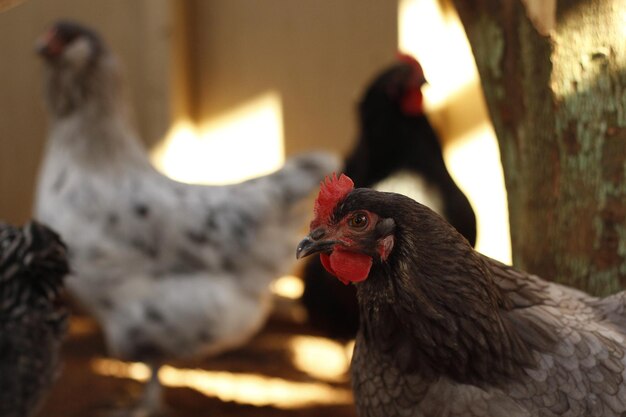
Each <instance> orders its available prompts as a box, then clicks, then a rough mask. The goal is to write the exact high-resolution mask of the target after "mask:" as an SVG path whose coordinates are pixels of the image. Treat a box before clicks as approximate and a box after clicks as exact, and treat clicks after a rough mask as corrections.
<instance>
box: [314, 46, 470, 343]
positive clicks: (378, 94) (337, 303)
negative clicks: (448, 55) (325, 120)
mask: <svg viewBox="0 0 626 417" xmlns="http://www.w3.org/2000/svg"><path fill="white" fill-rule="evenodd" d="M425 83H426V79H425V77H424V72H423V70H422V67H421V66H420V64H419V63H418V62H417V60H416V59H415V58H413V57H412V56H409V55H402V54H401V55H399V56H398V59H397V61H396V62H395V63H394V64H393V65H391V66H390V67H388V68H385V69H384V70H383V71H382V72H381V73H380V74H377V75H376V77H375V79H374V80H373V81H372V82H371V83H370V84H369V85H368V87H367V89H366V90H365V92H364V93H363V97H362V98H361V101H360V103H359V108H358V117H359V137H358V140H357V143H356V145H355V147H354V149H353V150H352V152H351V154H350V155H349V156H348V157H347V159H346V163H345V170H344V172H345V174H346V175H348V176H349V177H350V178H351V179H352V180H353V181H354V183H355V185H356V186H357V187H367V188H374V189H377V190H379V191H393V192H398V193H400V194H404V195H406V196H408V197H411V198H413V199H414V200H416V201H418V202H420V203H422V204H424V205H426V206H428V207H430V208H431V209H432V210H434V211H436V212H437V213H439V214H441V215H442V216H443V217H444V218H445V219H446V220H447V221H448V222H450V224H451V225H452V226H454V227H455V228H456V229H457V230H458V231H459V232H460V233H461V234H462V235H463V236H464V237H465V238H466V239H467V240H468V241H469V242H470V243H471V244H472V246H474V244H475V243H476V217H475V215H474V211H473V210H472V206H471V205H470V203H469V201H468V199H467V197H465V195H464V194H463V192H462V191H461V190H460V189H459V187H458V186H457V185H456V183H455V182H454V180H453V179H452V177H451V176H450V173H449V172H448V170H447V168H446V164H445V162H444V159H443V152H442V149H441V143H440V140H439V137H438V135H437V133H436V132H435V130H434V129H433V127H432V126H431V124H430V122H429V120H428V117H427V116H426V114H425V113H424V109H423V106H422V102H423V96H422V91H421V89H422V87H423V85H424V84H425ZM304 281H305V291H304V294H303V296H302V302H303V304H304V306H305V307H306V310H307V313H308V318H309V321H310V323H311V325H313V326H314V327H316V328H317V329H320V330H322V331H323V332H324V333H325V334H328V335H329V336H331V337H336V338H354V336H355V335H356V331H357V329H358V322H359V315H358V311H359V310H358V305H357V302H356V292H355V289H354V287H353V286H344V285H342V284H341V283H339V282H338V281H337V280H334V279H332V276H330V275H329V274H328V273H327V272H326V271H325V270H324V268H323V267H322V265H321V263H320V261H319V259H318V258H317V257H315V258H312V259H311V260H310V261H309V262H308V263H307V265H306V268H305V271H304Z"/></svg>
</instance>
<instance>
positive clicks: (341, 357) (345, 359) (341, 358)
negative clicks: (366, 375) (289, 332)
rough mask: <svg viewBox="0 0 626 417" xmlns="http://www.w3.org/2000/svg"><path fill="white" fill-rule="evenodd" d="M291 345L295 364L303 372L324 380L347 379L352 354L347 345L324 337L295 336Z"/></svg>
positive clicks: (340, 380) (341, 380) (342, 380)
mask: <svg viewBox="0 0 626 417" xmlns="http://www.w3.org/2000/svg"><path fill="white" fill-rule="evenodd" d="M289 347H290V349H291V351H292V353H293V364H294V366H295V367H296V368H298V369H299V370H301V371H302V372H305V373H306V374H308V375H311V376H313V377H315V378H319V379H321V380H323V381H330V382H345V381H347V379H348V370H349V369H350V359H351V356H352V354H351V353H350V354H348V349H349V348H348V347H347V346H346V345H344V344H341V343H338V342H335V341H334V340H330V339H326V338H323V337H314V336H294V337H293V338H291V340H290V341H289Z"/></svg>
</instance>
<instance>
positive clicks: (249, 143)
mask: <svg viewBox="0 0 626 417" xmlns="http://www.w3.org/2000/svg"><path fill="white" fill-rule="evenodd" d="M152 159H153V161H154V164H155V165H156V167H157V168H158V169H160V170H161V171H162V172H163V173H165V174H166V175H168V176H169V177H171V178H173V179H175V180H178V181H183V182H190V183H204V184H229V183H235V182H240V181H244V180H246V179H250V178H254V177H258V176H260V175H264V174H268V173H270V172H273V171H275V170H277V169H278V168H280V167H281V166H282V165H283V163H284V160H285V151H284V134H283V114H282V102H281V98H280V95H279V94H278V93H276V92H273V91H272V92H268V93H265V94H262V95H260V96H259V97H256V98H254V99H252V100H250V101H248V102H246V103H244V104H242V105H240V106H238V107H237V108H235V109H232V110H230V111H228V112H225V113H224V114H222V115H220V116H217V117H214V118H211V119H209V120H206V121H204V122H202V123H200V124H199V125H195V124H194V123H192V122H191V121H189V120H179V121H177V122H176V123H175V124H174V126H173V127H172V128H171V129H170V132H169V133H168V135H167V137H166V138H165V140H164V141H163V142H162V143H161V144H160V145H159V146H158V147H157V148H156V149H155V150H154V152H153V153H152Z"/></svg>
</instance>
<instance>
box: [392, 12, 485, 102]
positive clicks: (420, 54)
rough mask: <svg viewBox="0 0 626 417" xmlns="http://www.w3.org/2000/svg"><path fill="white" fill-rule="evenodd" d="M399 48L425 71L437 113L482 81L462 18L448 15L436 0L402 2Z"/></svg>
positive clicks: (429, 99) (426, 88) (426, 97)
mask: <svg viewBox="0 0 626 417" xmlns="http://www.w3.org/2000/svg"><path fill="white" fill-rule="evenodd" d="M398 29H399V36H398V38H399V45H398V47H399V49H400V50H401V51H403V52H407V53H410V54H412V55H414V56H415V57H416V58H417V60H418V61H419V62H420V64H421V65H422V68H423V69H424V75H425V76H426V79H427V80H428V84H427V85H425V86H424V89H423V91H424V102H425V105H426V108H427V109H433V110H436V109H438V108H440V107H441V106H443V105H444V104H445V102H446V100H447V99H449V98H450V96H452V95H453V94H454V93H455V92H457V91H458V90H460V89H462V88H463V87H464V86H466V85H468V84H470V83H471V82H475V81H476V80H477V79H478V72H477V70H476V66H475V64H474V58H473V56H472V52H471V48H470V45H469V42H468V41H467V37H466V36H465V31H464V29H463V25H462V24H461V22H460V20H459V18H458V16H456V15H455V14H452V13H449V14H444V12H443V10H441V7H440V6H439V3H438V2H437V1H436V0H401V1H400V6H399V12H398Z"/></svg>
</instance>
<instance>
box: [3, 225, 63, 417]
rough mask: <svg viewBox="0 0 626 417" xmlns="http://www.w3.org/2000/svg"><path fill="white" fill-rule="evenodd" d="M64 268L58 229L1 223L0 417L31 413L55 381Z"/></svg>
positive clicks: (59, 344)
mask: <svg viewBox="0 0 626 417" xmlns="http://www.w3.org/2000/svg"><path fill="white" fill-rule="evenodd" d="M67 272H68V264H67V260H66V249H65V246H64V244H63V243H62V242H61V240H60V239H59V237H58V236H57V234H56V233H54V232H52V231H51V230H50V229H48V228H46V227H45V226H43V225H41V224H39V223H37V222H32V223H29V224H27V225H26V226H24V227H22V228H15V227H12V226H10V225H8V224H3V223H0V375H2V377H1V378H0V416H2V417H26V416H31V415H34V414H35V413H36V412H37V410H38V409H39V406H40V405H41V403H42V400H43V398H44V396H45V394H46V393H47V391H48V390H49V389H50V387H51V386H52V384H53V382H54V381H55V380H56V377H57V375H58V368H59V350H60V348H61V341H62V338H63V336H64V334H65V332H66V328H67V315H66V311H65V309H64V307H63V306H62V303H61V302H60V296H61V292H62V289H63V279H64V277H65V275H66V274H67Z"/></svg>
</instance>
